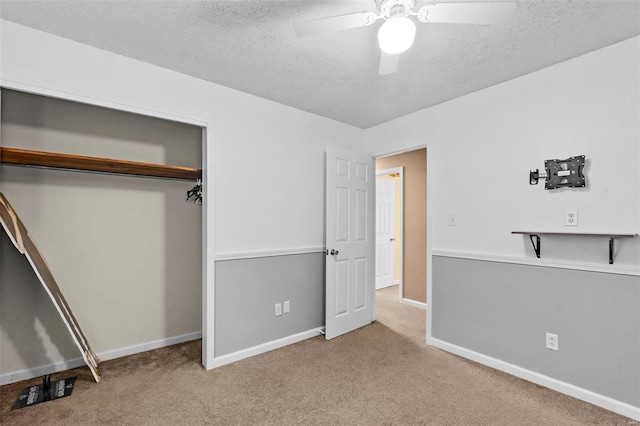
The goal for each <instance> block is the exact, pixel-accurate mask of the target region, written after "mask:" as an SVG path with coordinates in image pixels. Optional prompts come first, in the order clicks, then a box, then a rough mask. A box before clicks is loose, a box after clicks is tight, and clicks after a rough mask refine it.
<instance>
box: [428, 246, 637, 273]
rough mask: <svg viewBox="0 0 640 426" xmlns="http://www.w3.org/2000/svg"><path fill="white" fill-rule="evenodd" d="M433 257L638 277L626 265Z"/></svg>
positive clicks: (483, 256)
mask: <svg viewBox="0 0 640 426" xmlns="http://www.w3.org/2000/svg"><path fill="white" fill-rule="evenodd" d="M432 255H433V256H441V257H455V258H458V259H470V260H483V261H487V262H500V263H513V264H517V265H531V266H541V267H546V268H560V269H573V270H578V271H591V272H603V273H607V274H619V275H633V276H640V267H638V268H634V267H633V266H627V265H621V266H618V265H615V264H614V265H609V264H598V263H587V262H574V261H566V260H562V261H561V260H545V259H537V258H536V259H533V258H532V259H528V258H524V257H515V256H502V255H494V254H484V253H471V252H462V251H455V250H441V249H434V250H432Z"/></svg>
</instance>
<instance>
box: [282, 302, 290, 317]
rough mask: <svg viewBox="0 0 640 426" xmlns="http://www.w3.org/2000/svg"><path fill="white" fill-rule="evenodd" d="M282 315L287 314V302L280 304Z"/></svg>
mask: <svg viewBox="0 0 640 426" xmlns="http://www.w3.org/2000/svg"><path fill="white" fill-rule="evenodd" d="M282 313H283V314H288V313H289V301H288V300H285V301H284V302H283V303H282Z"/></svg>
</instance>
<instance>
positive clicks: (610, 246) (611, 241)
mask: <svg viewBox="0 0 640 426" xmlns="http://www.w3.org/2000/svg"><path fill="white" fill-rule="evenodd" d="M609 265H613V237H609Z"/></svg>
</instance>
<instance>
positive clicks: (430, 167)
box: [425, 144, 437, 344]
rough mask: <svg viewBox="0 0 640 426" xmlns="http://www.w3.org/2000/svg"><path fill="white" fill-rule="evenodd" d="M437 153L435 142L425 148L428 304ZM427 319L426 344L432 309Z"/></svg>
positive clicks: (430, 283)
mask: <svg viewBox="0 0 640 426" xmlns="http://www.w3.org/2000/svg"><path fill="white" fill-rule="evenodd" d="M436 155H437V148H436V144H432V145H431V146H430V147H428V148H427V258H426V259H425V262H427V302H428V303H429V304H430V303H431V301H432V300H433V273H432V270H433V246H432V244H431V241H432V238H429V235H433V219H432V218H433V208H432V206H433V204H434V202H435V199H436V198H435V193H436V190H437V185H436V183H437V182H436V173H435V171H436V167H437V165H436V162H435V160H434V159H435V158H436ZM426 317H427V318H426V321H427V327H426V329H427V338H426V341H427V344H430V343H429V341H430V339H431V337H432V336H433V329H432V327H431V326H432V324H433V321H432V319H433V309H427V315H426Z"/></svg>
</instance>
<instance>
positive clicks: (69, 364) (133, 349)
mask: <svg viewBox="0 0 640 426" xmlns="http://www.w3.org/2000/svg"><path fill="white" fill-rule="evenodd" d="M200 338H202V332H200V331H197V332H195V333H189V334H183V335H181V336H175V337H169V338H166V339H160V340H154V341H152V342H147V343H142V344H139V345H133V346H128V347H125V348H120V349H113V350H110V351H105V352H99V353H97V354H96V355H98V358H100V361H108V360H110V359H115V358H121V357H123V356H128V355H133V354H137V353H140V352H146V351H150V350H153V349H159V348H164V347H165V346H171V345H177V344H178V343H184V342H188V341H191V340H196V339H200ZM83 365H86V364H85V362H84V360H83V359H82V358H74V359H70V360H67V361H60V362H55V363H53V364H47V365H41V366H38V367H33V368H28V369H25V370H19V371H13V372H10V373H4V374H0V386H1V385H6V384H8V383H13V382H18V381H20V380H28V379H32V378H34V377H39V376H44V375H45V374H53V373H58V372H60V371H65V370H70V369H72V368H77V367H82V366H83Z"/></svg>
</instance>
